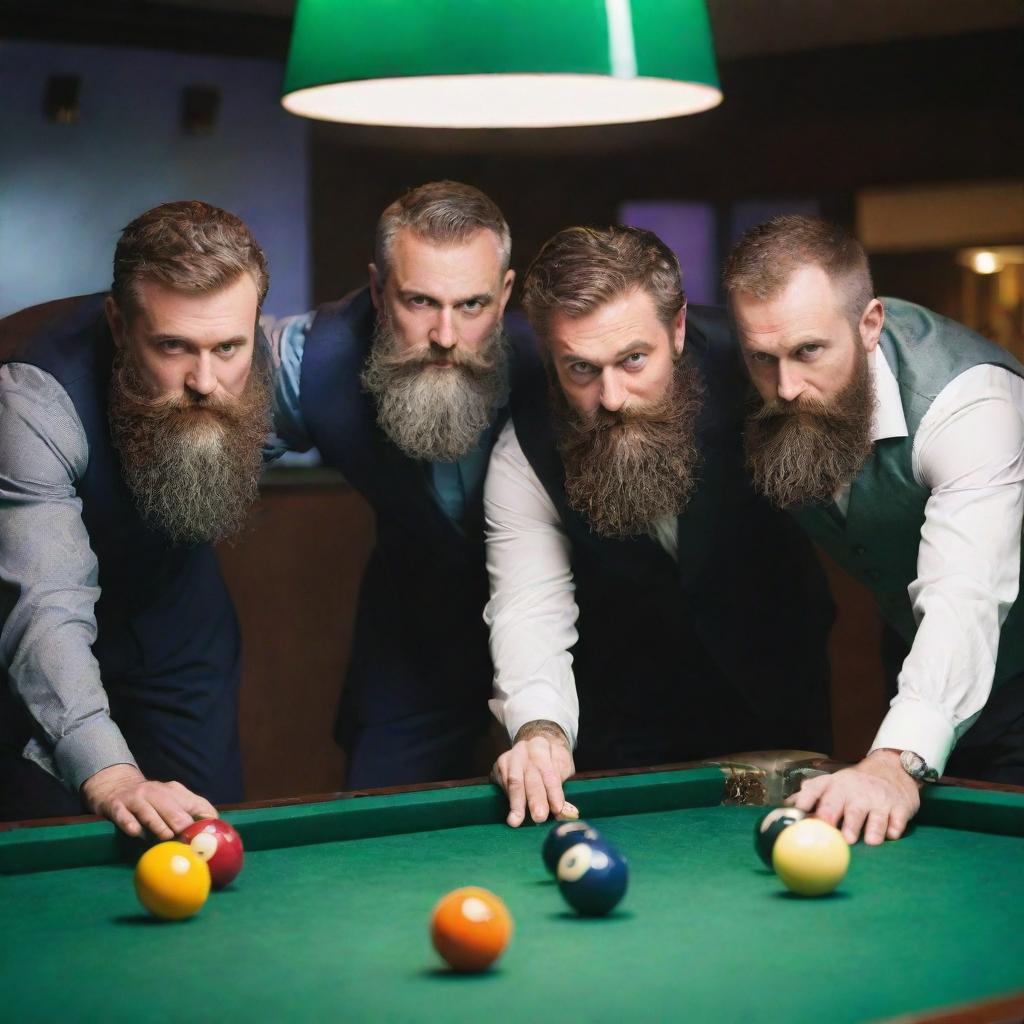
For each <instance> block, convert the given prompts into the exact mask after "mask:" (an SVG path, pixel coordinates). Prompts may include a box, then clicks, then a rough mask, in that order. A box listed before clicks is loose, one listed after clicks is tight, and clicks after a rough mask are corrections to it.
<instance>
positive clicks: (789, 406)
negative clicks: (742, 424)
mask: <svg viewBox="0 0 1024 1024" xmlns="http://www.w3.org/2000/svg"><path fill="white" fill-rule="evenodd" d="M857 351H858V352H859V353H860V354H859V356H858V357H857V363H856V365H855V367H854V370H853V376H852V377H851V378H850V381H849V383H847V384H846V385H845V386H844V387H843V388H842V390H841V391H839V393H838V394H837V395H836V397H835V398H834V399H833V400H832V401H831V402H829V403H828V404H827V405H826V404H824V403H822V402H807V401H801V400H800V399H796V400H795V401H794V402H784V401H776V402H773V403H771V404H768V405H762V406H761V407H760V408H759V409H758V410H757V411H756V412H754V413H753V414H751V415H750V416H748V417H747V424H746V430H745V432H744V439H743V440H744V447H745V449H746V455H747V465H748V467H749V468H750V472H751V475H752V476H753V479H754V486H755V487H756V488H757V490H758V491H760V492H761V494H763V495H764V496H765V497H766V498H767V499H768V500H769V501H770V502H771V503H772V504H773V505H775V506H776V507H777V508H798V507H801V506H804V505H822V504H827V503H828V502H830V501H831V500H832V498H833V496H834V495H835V493H836V491H838V490H839V488H841V487H843V486H845V485H846V484H848V483H850V482H851V481H852V480H853V479H854V477H856V475H857V474H858V473H859V472H860V470H861V467H862V466H863V465H864V462H865V461H866V460H867V457H868V456H869V455H870V454H871V448H872V441H871V423H872V418H873V416H874V411H875V396H874V390H873V388H872V386H871V375H870V372H869V370H868V362H867V353H866V352H865V351H864V350H863V349H862V348H860V347H859V346H858V349H857Z"/></svg>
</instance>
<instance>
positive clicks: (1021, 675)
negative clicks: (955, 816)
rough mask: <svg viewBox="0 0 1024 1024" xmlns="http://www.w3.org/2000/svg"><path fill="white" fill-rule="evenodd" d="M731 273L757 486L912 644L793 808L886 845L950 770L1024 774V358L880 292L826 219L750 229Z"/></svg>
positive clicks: (1018, 778) (848, 834)
mask: <svg viewBox="0 0 1024 1024" xmlns="http://www.w3.org/2000/svg"><path fill="white" fill-rule="evenodd" d="M725 287H726V289H727V291H728V292H729V295H730V299H731V305H732V310H733V314H734V316H735V320H736V325H737V328H738V331H739V334H740V338H741V340H742V344H743V353H744V357H745V360H746V364H747V367H748V370H749V372H750V377H751V380H752V381H753V383H754V385H755V387H756V389H757V394H758V396H759V400H760V401H759V408H757V409H756V410H755V411H754V413H753V414H752V415H751V417H750V421H749V424H748V428H747V437H746V446H747V454H748V459H749V462H750V466H751V469H752V471H753V474H754V479H755V481H756V483H757V487H758V489H759V490H760V491H761V492H762V493H763V494H765V495H766V496H767V497H768V498H769V499H770V500H771V501H772V502H773V503H774V504H775V505H776V506H778V507H779V508H786V509H791V510H792V511H793V512H794V514H795V516H796V519H797V520H798V521H799V522H800V524H801V525H802V526H803V527H804V528H805V529H806V530H807V532H808V534H809V535H810V536H811V537H813V538H814V539H815V540H816V541H817V542H818V543H819V544H820V545H821V546H822V547H824V548H825V550H826V551H828V552H829V554H831V555H832V557H833V558H834V559H835V560H836V561H837V562H839V564H840V565H842V566H843V567H844V568H845V569H846V570H847V571H848V572H849V573H850V574H851V575H853V576H855V577H856V578H857V579H858V580H859V581H860V582H861V583H863V584H864V585H865V586H866V587H867V588H868V589H869V590H871V591H872V592H873V593H874V595H875V598H876V599H877V601H878V607H879V609H880V611H881V613H882V617H883V619H884V620H885V622H886V624H887V626H888V628H889V630H890V631H891V632H892V633H894V634H895V635H896V636H897V637H899V638H900V639H902V654H904V655H905V660H903V661H902V667H901V668H900V669H899V671H898V680H896V681H895V686H894V689H895V691H896V693H895V696H894V699H893V701H892V704H891V707H890V710H889V712H888V713H887V714H886V716H885V719H884V720H883V722H882V724H881V726H880V728H879V730H878V733H877V735H876V736H875V739H874V742H873V743H872V745H871V749H870V750H869V752H868V754H867V756H866V757H865V758H864V759H863V760H862V761H861V762H860V763H859V764H857V765H856V766H854V767H853V768H851V769H847V770H845V771H841V772H838V773H836V774H835V775H831V776H823V777H822V778H819V779H816V780H813V781H809V782H806V783H805V784H804V786H803V788H802V789H801V791H800V793H799V794H797V795H796V797H795V798H794V801H795V803H796V804H797V806H799V807H800V808H801V809H803V810H812V809H813V810H814V812H815V814H817V815H818V817H821V818H824V819H825V820H826V821H829V822H831V823H833V824H838V823H840V822H841V823H842V829H843V834H844V836H845V838H846V839H847V841H848V842H850V843H853V842H856V840H857V838H858V836H859V835H860V834H861V831H862V830H863V834H864V840H865V842H867V843H870V844H878V843H881V842H883V840H884V839H886V838H889V839H897V838H899V836H900V835H902V834H903V832H904V830H905V828H906V825H907V822H908V821H909V820H910V818H912V817H913V815H914V814H915V813H916V811H917V809H918V806H919V803H920V798H919V788H920V786H921V785H922V783H924V782H926V781H929V780H931V779H934V778H935V777H936V776H937V775H938V774H939V773H941V772H942V771H943V770H945V769H948V771H949V773H950V774H953V775H962V776H966V777H968V778H979V779H988V780H990V781H995V782H1008V783H1015V784H1017V785H1021V784H1024V602H1022V601H1020V600H1019V598H1018V589H1019V579H1020V561H1021V520H1022V508H1024V366H1022V365H1021V364H1020V363H1019V362H1018V361H1017V360H1016V359H1014V358H1013V356H1011V355H1010V354H1009V352H1007V351H1005V350H1004V349H1001V348H999V347H998V346H997V345H994V344H992V343H991V342H989V341H986V340H985V339H984V338H982V337H980V336H979V335H977V334H975V333H974V332H973V331H970V330H968V329H967V328H966V327H963V326H962V325H961V324H958V323H955V322H953V321H952V320H948V319H946V318H945V317H942V316H938V315H937V314H935V313H932V312H931V311H929V310H927V309H923V308H921V307H920V306H915V305H913V304H911V303H909V302H902V301H900V300H899V299H877V298H875V293H874V287H873V285H872V281H871V274H870V271H869V268H868V261H867V257H866V256H865V254H864V250H863V249H862V248H861V246H860V244H859V243H858V242H857V241H856V240H854V239H853V238H851V237H850V236H849V235H847V234H846V233H845V232H844V231H842V230H841V229H839V228H838V227H836V226H835V225H831V224H828V223H825V222H824V221H821V220H817V219H815V218H807V217H782V218H777V219H776V220H773V221H770V222H768V223H767V224H763V225H761V226H760V227H758V228H755V229H753V230H752V231H751V232H749V233H748V234H747V235H745V236H744V237H743V238H742V239H741V240H740V242H739V243H738V244H737V246H736V248H735V250H734V251H733V253H732V254H731V256H730V257H729V261H728V263H727V265H726V272H725ZM894 674H895V673H894ZM954 748H955V749H954Z"/></svg>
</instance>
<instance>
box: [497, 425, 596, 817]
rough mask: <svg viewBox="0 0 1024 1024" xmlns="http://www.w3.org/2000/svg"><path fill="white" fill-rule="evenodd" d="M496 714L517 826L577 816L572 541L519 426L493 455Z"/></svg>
mask: <svg viewBox="0 0 1024 1024" xmlns="http://www.w3.org/2000/svg"><path fill="white" fill-rule="evenodd" d="M484 514H485V516H486V530H487V571H488V574H489V576H490V585H491V600H490V602H489V603H488V605H487V608H486V609H485V611H484V619H485V620H486V622H487V624H488V626H490V629H491V657H492V660H493V662H494V698H493V699H492V700H491V702H490V706H491V710H492V711H493V712H494V715H495V717H496V718H497V719H498V721H499V722H501V724H502V725H503V726H504V727H505V729H506V731H507V732H508V735H509V738H510V739H511V740H512V748H511V749H510V750H508V751H506V752H505V753H504V754H502V755H501V757H499V758H498V760H497V762H496V763H495V766H494V778H495V780H496V781H497V782H498V783H499V784H500V785H501V787H502V788H503V789H504V790H505V792H506V793H507V794H508V798H509V814H508V818H507V821H508V824H509V825H512V826H517V825H520V824H522V822H523V821H524V820H525V817H526V809H527V807H529V811H530V817H531V818H532V819H533V820H534V821H544V820H546V819H547V817H548V815H549V814H558V815H562V816H569V817H571V816H575V814H576V809H575V808H574V807H573V806H572V805H571V804H568V803H567V802H566V801H565V796H564V794H563V792H562V783H563V782H564V781H565V780H566V779H567V778H569V776H570V775H572V774H573V772H574V770H575V769H574V766H573V760H572V748H573V746H574V745H575V740H576V728H577V725H578V722H579V702H578V700H577V697H576V684H575V680H574V679H573V673H572V655H571V654H570V653H569V650H570V648H571V647H572V646H573V644H575V643H576V640H577V634H576V628H575V624H576V617H577V614H578V610H577V607H576V601H575V598H574V597H573V591H574V586H573V578H572V569H571V567H570V561H569V557H570V555H569V539H568V537H567V536H566V535H565V531H564V530H563V529H562V525H561V523H560V521H559V518H558V513H557V512H556V510H555V507H554V505H553V504H552V502H551V499H550V498H549V497H548V495H547V494H546V493H545V491H544V488H543V487H542V486H541V483H540V481H539V480H538V478H537V476H536V474H535V473H534V472H533V470H532V469H531V468H530V465H529V463H528V462H527V461H526V457H525V456H524V455H523V453H522V450H521V449H520V447H519V442H518V440H517V438H516V434H515V430H514V428H513V426H512V424H508V425H507V426H506V427H505V429H504V430H503V432H502V434H501V437H500V438H499V439H498V443H497V444H496V445H495V447H494V451H493V452H492V454H491V462H490V466H489V468H488V471H487V483H486V485H485V489H484Z"/></svg>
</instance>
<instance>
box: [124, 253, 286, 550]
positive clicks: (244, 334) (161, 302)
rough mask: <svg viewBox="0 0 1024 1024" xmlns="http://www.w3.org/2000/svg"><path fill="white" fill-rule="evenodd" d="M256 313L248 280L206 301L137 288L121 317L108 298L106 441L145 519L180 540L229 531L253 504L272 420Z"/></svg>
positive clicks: (255, 296)
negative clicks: (111, 343)
mask: <svg viewBox="0 0 1024 1024" xmlns="http://www.w3.org/2000/svg"><path fill="white" fill-rule="evenodd" d="M257 307H258V294H257V290H256V285H255V284H254V282H253V280H252V278H251V277H250V276H249V275H248V274H246V273H243V274H241V275H240V276H239V277H238V278H237V279H236V280H235V281H233V282H232V283H230V284H228V285H226V286H225V287H223V288H221V289H219V290H218V291H216V292H212V293H209V294H206V295H191V294H187V293H181V292H176V291H174V290H172V289H169V288H166V287H164V286H162V285H158V284H155V283H153V282H140V283H139V285H138V286H137V288H136V307H135V309H134V310H133V313H132V315H131V317H130V319H126V318H125V317H124V316H123V315H122V312H121V310H120V309H119V308H118V307H117V304H116V303H115V302H114V300H113V299H112V298H108V299H107V319H108V322H109V323H110V327H111V331H112V333H113V336H114V339H115V342H116V344H117V351H116V354H115V357H114V365H113V372H112V376H111V384H110V393H109V397H108V419H109V423H110V432H111V440H112V441H113V443H114V447H115V448H116V449H117V451H118V453H119V455H120V458H121V469H122V473H123V475H124V479H125V481H126V483H127V484H128V487H129V489H130V490H131V492H132V494H133V495H134V497H135V500H136V503H137V504H138V506H139V509H140V511H141V512H142V514H143V516H144V517H145V518H146V519H147V520H148V521H149V522H150V523H151V524H152V525H154V526H155V527H157V528H158V529H160V530H162V531H163V532H164V533H165V534H166V535H167V536H169V537H170V538H171V539H172V540H174V541H176V542H178V543H184V544H194V543H198V542H201V541H209V540H218V539H220V538H222V537H226V536H229V535H230V534H232V533H234V532H236V531H237V530H238V529H239V528H240V527H241V526H242V524H243V523H244V521H245V518H246V515H247V513H248V510H249V508H250V506H251V505H252V503H253V501H255V499H256V497H257V494H258V481H259V475H260V468H261V447H262V444H263V441H264V439H265V437H266V434H267V431H268V429H269V419H270V377H269V367H268V366H267V365H266V360H260V361H258V362H254V355H255V343H254V335H255V326H256V315H257Z"/></svg>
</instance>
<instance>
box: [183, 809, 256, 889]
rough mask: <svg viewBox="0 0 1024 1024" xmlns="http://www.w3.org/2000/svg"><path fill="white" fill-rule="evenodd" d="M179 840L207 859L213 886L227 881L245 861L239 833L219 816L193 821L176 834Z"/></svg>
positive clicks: (231, 880)
mask: <svg viewBox="0 0 1024 1024" xmlns="http://www.w3.org/2000/svg"><path fill="white" fill-rule="evenodd" d="M178 842H180V843H188V845H189V846H191V847H192V849H193V850H194V851H195V852H196V853H197V854H198V855H199V856H200V857H202V859H203V860H205V861H206V866H207V867H208V868H209V869H210V881H211V882H212V883H213V887H214V889H223V888H224V886H225V885H230V884H231V883H232V882H233V881H234V880H235V878H236V877H237V875H238V872H239V871H241V870H242V864H243V863H244V861H245V848H244V847H243V846H242V837H241V836H240V835H239V834H238V833H237V832H236V831H235V830H234V829H233V828H232V827H231V826H230V825H229V824H228V823H227V822H226V821H221V819H220V818H204V819H203V820H202V821H194V822H192V824H191V825H189V827H188V828H187V829H185V830H184V831H183V832H182V833H180V834H179V836H178Z"/></svg>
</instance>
